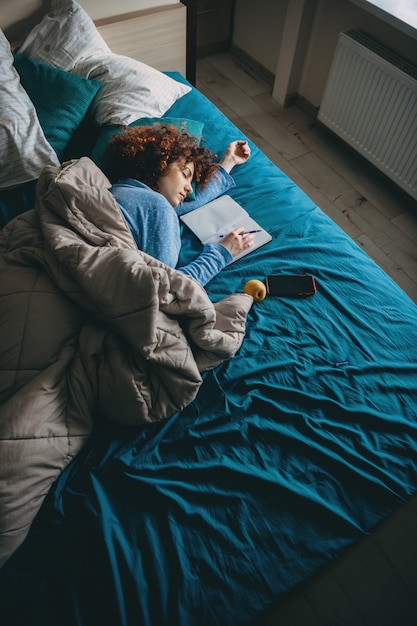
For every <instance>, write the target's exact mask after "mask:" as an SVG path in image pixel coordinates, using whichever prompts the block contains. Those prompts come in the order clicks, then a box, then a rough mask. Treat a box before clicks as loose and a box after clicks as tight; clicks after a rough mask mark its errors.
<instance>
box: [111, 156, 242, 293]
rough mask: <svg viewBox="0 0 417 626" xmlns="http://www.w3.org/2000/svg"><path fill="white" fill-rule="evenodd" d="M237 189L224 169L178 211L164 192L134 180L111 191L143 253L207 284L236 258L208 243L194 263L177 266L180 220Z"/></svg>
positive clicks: (202, 283) (223, 249)
mask: <svg viewBox="0 0 417 626" xmlns="http://www.w3.org/2000/svg"><path fill="white" fill-rule="evenodd" d="M234 186H235V182H234V180H233V178H232V177H231V176H230V174H228V173H227V172H226V170H224V169H223V168H222V167H221V166H220V167H219V169H218V172H216V175H215V176H214V177H213V178H212V179H211V180H210V182H209V183H208V185H207V187H206V188H205V189H200V190H199V189H198V185H197V188H196V194H195V195H196V197H195V200H187V201H186V202H183V203H182V204H180V205H179V206H178V207H176V208H175V209H174V208H173V207H172V206H171V205H170V203H169V202H168V200H166V198H164V196H162V195H161V194H160V193H158V192H156V191H153V190H152V189H151V188H150V187H148V186H147V185H145V184H144V183H141V182H139V181H138V180H135V179H133V178H127V179H126V180H122V181H120V182H118V183H116V184H115V185H113V186H112V187H111V188H110V191H111V193H112V194H113V196H114V198H115V200H116V202H117V203H118V205H119V207H120V210H121V212H122V214H123V216H124V218H125V220H126V222H127V224H128V226H129V228H130V230H131V232H132V235H133V238H134V240H135V242H136V245H137V246H138V248H139V249H140V250H142V251H143V252H146V253H147V254H149V255H151V256H153V257H154V258H156V259H159V260H160V261H162V262H163V263H165V264H166V265H169V267H176V268H177V269H178V270H179V271H180V272H183V273H184V274H188V275H190V276H192V277H193V278H195V279H196V280H197V281H198V282H199V283H200V284H201V285H206V284H207V283H208V282H209V281H210V280H211V279H212V278H214V276H216V274H218V273H219V272H220V271H221V270H222V269H223V268H224V267H225V265H227V263H228V262H229V261H231V260H232V255H231V254H230V252H229V251H228V250H227V249H226V248H225V247H224V246H222V245H221V244H219V243H208V244H205V245H204V247H203V250H202V252H201V254H200V255H199V256H198V257H197V258H196V259H195V260H194V261H192V262H191V263H189V264H188V265H186V266H184V267H177V264H178V258H179V253H180V248H181V236H180V225H179V219H178V217H179V216H180V215H183V214H184V213H188V212H189V211H193V210H194V209H196V208H197V207H199V206H202V205H203V204H206V202H210V201H211V200H214V199H215V198H217V197H218V196H220V195H221V194H222V193H225V192H226V191H227V190H228V189H231V188H232V187H234Z"/></svg>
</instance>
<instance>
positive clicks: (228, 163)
mask: <svg viewBox="0 0 417 626" xmlns="http://www.w3.org/2000/svg"><path fill="white" fill-rule="evenodd" d="M219 165H221V166H222V168H223V169H224V170H226V172H228V173H229V174H230V172H231V171H232V169H233V168H234V166H235V165H236V163H235V160H234V158H233V157H232V156H228V155H226V154H225V155H224V156H223V157H222V158H221V159H220V161H219Z"/></svg>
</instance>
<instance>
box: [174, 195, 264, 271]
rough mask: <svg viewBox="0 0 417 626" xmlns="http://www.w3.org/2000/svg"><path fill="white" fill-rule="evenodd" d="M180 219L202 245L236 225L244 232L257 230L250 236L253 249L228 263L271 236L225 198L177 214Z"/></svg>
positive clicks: (216, 239) (217, 238)
mask: <svg viewBox="0 0 417 626" xmlns="http://www.w3.org/2000/svg"><path fill="white" fill-rule="evenodd" d="M180 219H181V221H182V222H183V223H184V224H186V225H187V226H188V228H189V229H190V230H192V231H193V233H194V234H195V235H196V236H197V237H198V238H199V239H200V241H201V242H202V243H210V242H212V241H218V242H221V237H222V236H224V235H227V234H228V233H230V232H231V231H232V230H234V229H235V228H237V227H238V226H243V228H244V230H245V231H257V232H255V233H254V235H253V246H252V247H250V248H248V249H247V250H244V251H243V252H241V253H240V254H238V255H237V256H235V257H233V260H232V261H230V263H234V262H235V261H237V260H238V259H241V258H242V257H243V256H246V255H247V254H250V253H251V252H253V251H254V250H256V249H257V248H260V246H263V245H264V244H265V243H268V241H271V239H272V237H271V235H270V234H269V233H268V232H267V231H266V230H264V229H263V228H262V226H260V225H259V224H258V223H257V222H255V220H253V219H252V218H251V216H250V215H249V213H248V212H247V211H246V210H245V209H244V208H243V207H242V206H241V205H240V204H238V203H237V202H236V200H233V198H231V197H230V196H227V195H225V196H220V198H217V199H216V200H213V201H212V202H208V203H207V204H204V205H203V206H201V207H199V208H198V209H195V210H194V211H190V213H186V214H185V215H181V218H180Z"/></svg>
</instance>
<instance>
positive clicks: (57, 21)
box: [19, 0, 191, 125]
mask: <svg viewBox="0 0 417 626" xmlns="http://www.w3.org/2000/svg"><path fill="white" fill-rule="evenodd" d="M51 8H52V12H51V13H48V14H47V15H45V17H44V18H43V20H42V21H41V22H40V23H39V24H38V25H37V26H35V27H34V28H33V30H32V31H31V32H30V33H29V35H28V36H27V38H26V40H25V42H24V43H23V45H22V46H21V48H20V49H19V52H20V53H22V54H24V55H26V56H28V57H30V58H32V59H35V60H37V61H40V62H41V63H46V64H47V65H53V66H54V67H58V68H60V69H63V70H67V71H70V72H73V73H75V74H78V75H80V76H83V77H84V78H90V79H94V80H99V81H101V83H102V88H101V90H100V91H99V93H98V94H97V96H96V98H95V99H94V101H93V105H92V112H93V115H94V117H95V120H96V121H97V122H98V124H100V125H103V124H130V123H132V122H134V121H135V120H137V119H138V118H139V117H161V116H162V115H164V113H166V111H167V110H168V109H169V108H170V107H171V106H172V105H173V104H174V102H176V100H178V99H179V98H181V97H182V96H183V95H185V94H186V93H188V92H189V91H190V90H191V87H190V86H189V85H184V84H182V83H180V82H178V81H176V80H174V79H172V78H170V77H169V76H166V75H165V74H163V73H162V72H159V71H158V70H156V69H154V68H152V67H150V66H149V65H146V64H144V63H141V62H140V61H135V60H134V59H131V58H129V57H126V56H123V55H120V54H115V53H113V52H112V51H111V50H110V48H109V47H108V45H107V44H106V42H105V41H104V39H103V38H102V36H101V35H100V33H99V32H98V31H97V29H96V27H95V25H94V22H93V21H92V19H91V18H90V17H89V15H88V14H87V13H86V12H85V11H84V9H83V8H82V7H81V6H80V5H79V4H78V3H77V2H75V0H52V3H51ZM138 36H140V35H139V34H138Z"/></svg>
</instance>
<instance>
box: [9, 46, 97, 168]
mask: <svg viewBox="0 0 417 626" xmlns="http://www.w3.org/2000/svg"><path fill="white" fill-rule="evenodd" d="M13 56H14V66H15V68H16V70H17V72H18V73H19V76H20V82H21V84H22V86H23V88H24V89H25V91H26V93H27V94H28V96H29V98H30V99H31V100H32V102H33V104H34V107H35V109H36V113H37V115H38V118H39V123H40V125H41V127H42V130H43V132H44V135H45V137H46V139H47V140H48V142H49V144H50V145H51V146H52V147H53V149H54V150H55V152H56V153H57V155H58V158H59V159H60V160H62V158H63V157H64V155H65V152H66V150H67V148H68V146H69V145H70V142H71V140H72V139H73V137H74V134H75V132H76V130H77V128H78V127H79V125H80V124H81V122H82V120H83V119H84V118H85V116H86V114H87V111H88V109H89V107H90V104H91V103H92V101H93V99H94V97H95V96H96V94H97V92H98V91H99V89H100V87H101V83H99V82H98V81H93V80H88V79H87V78H83V77H82V76H77V75H76V74H70V73H69V72H64V71H63V70H60V69H57V68H55V67H50V66H49V65H44V64H43V63H38V62H37V61H34V60H33V59H29V58H28V57H26V56H24V55H23V54H18V53H15V54H14V55H13Z"/></svg>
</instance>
